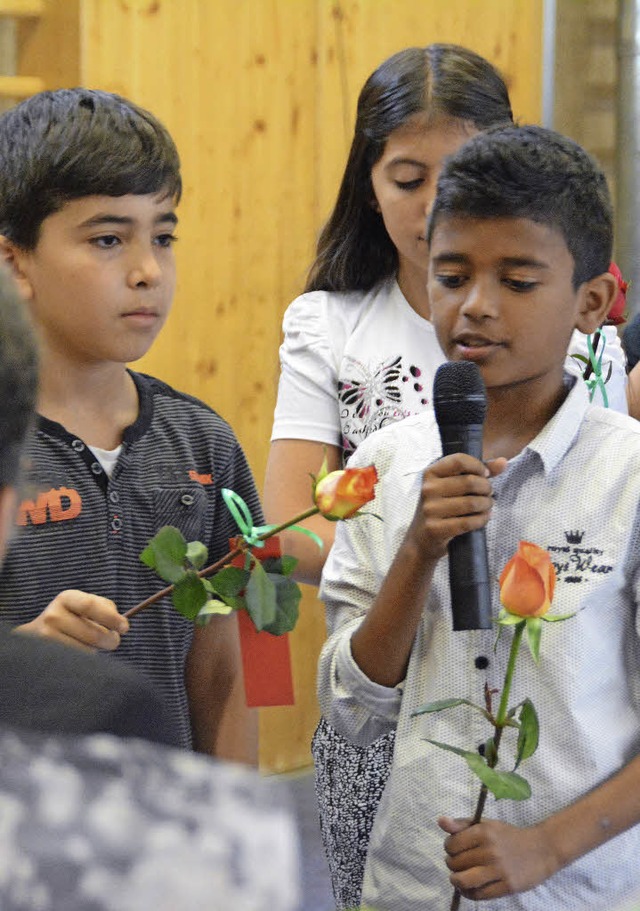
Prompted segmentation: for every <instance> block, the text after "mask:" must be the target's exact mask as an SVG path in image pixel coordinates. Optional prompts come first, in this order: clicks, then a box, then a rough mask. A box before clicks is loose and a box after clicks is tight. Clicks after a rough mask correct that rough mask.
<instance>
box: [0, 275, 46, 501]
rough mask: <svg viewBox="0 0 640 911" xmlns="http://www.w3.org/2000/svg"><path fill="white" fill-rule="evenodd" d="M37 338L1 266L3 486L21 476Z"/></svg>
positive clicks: (33, 395)
mask: <svg viewBox="0 0 640 911" xmlns="http://www.w3.org/2000/svg"><path fill="white" fill-rule="evenodd" d="M37 373H38V371H37V355H36V342H35V337H34V334H33V332H32V329H31V323H30V321H29V319H28V317H27V315H26V313H25V304H24V301H22V300H21V299H20V298H19V296H18V293H17V290H16V288H15V286H14V282H13V279H12V278H11V276H10V275H9V273H8V272H7V271H6V270H5V269H4V268H0V487H4V486H6V485H7V484H14V483H15V482H16V480H17V479H18V476H19V471H20V462H21V456H22V452H23V448H24V443H25V439H26V435H27V433H28V431H29V428H30V426H31V422H32V419H33V415H34V409H35V401H36V393H37Z"/></svg>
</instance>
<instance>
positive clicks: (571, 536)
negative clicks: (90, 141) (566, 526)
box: [564, 531, 584, 544]
mask: <svg viewBox="0 0 640 911" xmlns="http://www.w3.org/2000/svg"><path fill="white" fill-rule="evenodd" d="M564 536H565V538H566V539H567V544H580V543H581V541H582V538H583V537H584V531H565V533H564Z"/></svg>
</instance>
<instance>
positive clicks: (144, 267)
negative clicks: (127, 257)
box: [129, 250, 162, 288]
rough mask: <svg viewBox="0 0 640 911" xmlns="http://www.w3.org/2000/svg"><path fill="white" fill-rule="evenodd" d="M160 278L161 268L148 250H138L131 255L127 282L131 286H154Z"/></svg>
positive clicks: (152, 253)
mask: <svg viewBox="0 0 640 911" xmlns="http://www.w3.org/2000/svg"><path fill="white" fill-rule="evenodd" d="M161 278H162V268H161V266H160V264H159V262H158V260H157V258H156V256H155V255H154V252H153V251H151V250H149V251H145V252H144V253H143V252H142V251H140V252H139V253H138V254H137V255H136V256H135V257H133V259H132V262H131V266H130V269H129V283H130V285H131V286H132V287H135V288H140V287H150V288H151V287H154V286H155V285H157V284H158V283H159V281H160V279H161Z"/></svg>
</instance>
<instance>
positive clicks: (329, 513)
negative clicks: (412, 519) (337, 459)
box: [313, 465, 378, 522]
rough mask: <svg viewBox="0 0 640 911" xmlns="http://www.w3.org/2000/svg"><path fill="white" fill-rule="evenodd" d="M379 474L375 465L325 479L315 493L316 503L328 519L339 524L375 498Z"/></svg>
mask: <svg viewBox="0 0 640 911" xmlns="http://www.w3.org/2000/svg"><path fill="white" fill-rule="evenodd" d="M377 480H378V473H377V471H376V469H375V467H374V466H373V465H368V466H367V467H366V468H345V469H343V470H341V471H332V472H330V473H329V474H326V475H324V477H321V478H320V479H319V480H318V482H317V483H316V485H315V487H314V491H313V501H314V503H315V505H316V506H317V507H318V509H319V510H320V512H321V513H322V515H323V516H324V517H325V519H331V520H332V521H334V522H336V521H337V520H338V519H350V518H351V517H352V516H355V515H357V513H358V510H359V509H360V507H362V506H364V504H365V503H369V501H370V500H373V498H374V497H375V491H374V489H373V488H374V486H375V484H376V482H377Z"/></svg>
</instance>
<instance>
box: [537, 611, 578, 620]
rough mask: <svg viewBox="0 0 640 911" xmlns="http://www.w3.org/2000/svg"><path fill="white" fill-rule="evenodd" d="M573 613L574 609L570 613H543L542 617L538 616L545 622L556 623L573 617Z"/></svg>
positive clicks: (574, 613)
mask: <svg viewBox="0 0 640 911" xmlns="http://www.w3.org/2000/svg"><path fill="white" fill-rule="evenodd" d="M575 615H576V612H575V611H573V612H572V613H570V614H545V615H544V617H540V619H541V620H544V622H545V623H558V622H559V621H562V620H570V619H571V618H572V617H575Z"/></svg>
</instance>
